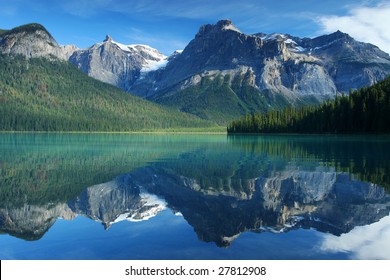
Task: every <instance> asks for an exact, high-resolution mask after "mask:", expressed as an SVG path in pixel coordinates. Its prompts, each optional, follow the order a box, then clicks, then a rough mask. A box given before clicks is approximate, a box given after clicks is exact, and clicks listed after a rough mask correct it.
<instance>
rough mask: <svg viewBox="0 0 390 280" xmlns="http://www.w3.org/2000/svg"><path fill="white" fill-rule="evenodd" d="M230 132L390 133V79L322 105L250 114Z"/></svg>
mask: <svg viewBox="0 0 390 280" xmlns="http://www.w3.org/2000/svg"><path fill="white" fill-rule="evenodd" d="M227 129H228V132H229V133H268V132H270V133H390V77H389V78H387V79H385V80H383V81H381V82H378V83H377V84H376V85H373V86H371V87H368V88H366V87H363V88H361V89H360V90H357V91H354V92H352V93H350V94H349V95H343V96H338V97H336V99H335V100H329V101H327V102H324V103H322V104H321V105H319V106H305V107H302V108H292V107H289V108H285V109H283V110H279V111H273V112H269V113H266V114H261V113H256V114H251V115H247V116H245V117H243V118H241V119H239V120H236V121H233V122H231V123H230V124H229V125H228V128H227Z"/></svg>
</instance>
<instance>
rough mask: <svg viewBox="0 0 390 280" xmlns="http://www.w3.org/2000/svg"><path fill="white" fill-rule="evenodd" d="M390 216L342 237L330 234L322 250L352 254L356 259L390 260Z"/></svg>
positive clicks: (356, 228) (355, 229)
mask: <svg viewBox="0 0 390 280" xmlns="http://www.w3.org/2000/svg"><path fill="white" fill-rule="evenodd" d="M389 241H390V216H386V217H384V218H382V219H381V220H379V221H378V222H376V223H373V224H371V225H366V226H358V227H355V228H354V229H353V230H351V231H350V232H348V233H345V234H342V235H341V236H334V235H331V234H328V235H326V236H325V239H324V241H323V243H322V245H321V250H323V251H328V252H350V253H352V254H353V255H352V258H354V259H390V242H389Z"/></svg>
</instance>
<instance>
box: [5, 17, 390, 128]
mask: <svg viewBox="0 0 390 280" xmlns="http://www.w3.org/2000/svg"><path fill="white" fill-rule="evenodd" d="M27 27H28V28H27ZM27 27H26V26H24V28H15V29H12V30H11V31H5V33H2V34H0V53H6V54H8V53H19V54H22V55H25V56H26V57H39V56H45V57H49V58H53V57H54V58H59V59H61V60H69V61H70V62H71V63H72V64H73V65H75V66H76V67H77V68H79V69H80V70H81V71H82V72H84V73H86V74H88V75H89V76H91V77H93V78H95V79H98V80H100V81H103V82H105V83H109V84H112V85H114V86H116V87H119V88H120V89H122V90H125V91H127V92H130V93H132V94H135V95H137V96H140V97H142V98H145V99H148V100H151V101H153V102H155V103H158V104H161V105H166V106H169V107H172V108H174V109H175V110H179V111H182V112H186V113H191V114H194V115H196V116H198V117H201V118H204V119H208V120H212V121H214V122H217V123H219V124H223V125H225V124H226V123H227V122H229V121H231V120H233V119H236V118H238V117H241V116H242V115H245V114H247V113H251V112H255V111H261V112H267V111H272V110H275V109H282V108H283V107H286V106H296V107H300V106H302V105H307V104H313V103H314V104H317V103H320V102H322V101H324V100H327V99H332V98H334V97H335V96H336V95H337V94H339V93H346V92H349V91H350V90H354V89H359V88H361V87H363V86H370V85H372V84H374V83H376V82H378V81H379V80H382V79H384V78H386V77H387V76H389V75H390V56H389V55H388V54H387V53H385V52H383V51H381V50H380V49H379V48H378V47H376V46H374V45H372V44H368V43H362V42H358V41H356V40H354V39H353V38H352V37H351V36H349V35H348V34H346V33H343V32H341V31H337V32H334V33H332V34H329V35H323V36H319V37H316V38H312V39H311V38H299V37H296V36H292V35H289V34H277V33H272V34H265V33H256V34H252V35H248V34H245V33H242V32H241V31H240V30H239V29H238V28H237V27H236V26H235V25H234V24H233V22H232V21H230V20H220V21H218V22H217V23H216V24H206V25H203V26H201V27H200V28H199V31H198V33H197V34H196V35H195V37H194V39H193V40H191V41H190V42H189V44H188V45H187V46H186V47H185V49H184V50H183V51H181V52H175V53H174V54H172V55H171V56H166V55H164V54H162V53H160V52H159V51H158V50H156V49H154V48H152V47H150V46H147V45H125V44H122V43H119V42H116V41H114V40H113V39H112V38H111V37H110V36H106V38H105V40H104V41H102V42H98V43H96V44H94V45H93V46H91V47H89V48H85V49H77V48H76V47H75V46H59V45H58V44H57V43H56V42H55V40H54V38H52V37H51V35H50V33H48V32H47V31H43V29H44V27H43V26H42V28H41V27H40V25H36V26H34V25H30V26H29V25H27ZM26 28H27V29H32V30H33V31H34V28H35V31H34V32H30V33H28V34H25V33H23V32H24V31H23V29H26ZM21 30H22V31H23V32H22V31H21ZM44 30H46V29H44ZM36 32H38V34H36ZM45 32H46V33H45ZM21 33H23V34H24V36H25V37H23V36H22V35H23V34H21ZM7 34H8V35H7ZM9 34H11V35H12V36H13V37H12V36H11V39H12V40H10V35H9ZM15 34H16V35H15ZM18 34H19V35H18ZM32 34H35V37H37V36H41V35H42V34H43V35H45V34H46V35H45V36H44V38H43V40H38V39H36V38H35V39H36V40H34V39H33V38H31V36H32ZM43 35H42V36H43ZM34 44H35V45H36V47H34Z"/></svg>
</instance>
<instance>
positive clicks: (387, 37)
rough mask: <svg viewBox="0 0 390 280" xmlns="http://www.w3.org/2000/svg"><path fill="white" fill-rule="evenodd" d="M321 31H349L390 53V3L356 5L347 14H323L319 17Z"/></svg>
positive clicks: (352, 34)
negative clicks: (368, 5)
mask: <svg viewBox="0 0 390 280" xmlns="http://www.w3.org/2000/svg"><path fill="white" fill-rule="evenodd" d="M317 20H318V22H319V24H320V25H321V27H322V30H321V33H331V32H334V31H337V30H340V31H342V32H345V33H348V34H349V35H351V36H352V37H353V38H355V39H356V40H358V41H362V42H367V43H371V44H374V45H376V46H378V47H379V48H380V49H382V50H383V51H385V52H387V53H390V28H389V26H390V3H388V2H387V3H384V2H383V3H381V4H378V5H377V6H375V7H367V6H363V7H355V8H352V9H351V10H350V12H349V14H348V15H346V16H334V15H331V16H321V17H318V18H317Z"/></svg>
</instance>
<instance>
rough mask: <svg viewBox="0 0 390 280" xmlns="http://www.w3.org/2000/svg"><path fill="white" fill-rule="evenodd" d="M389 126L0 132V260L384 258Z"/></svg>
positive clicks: (389, 221) (389, 254)
mask: <svg viewBox="0 0 390 280" xmlns="http://www.w3.org/2000/svg"><path fill="white" fill-rule="evenodd" d="M389 191H390V137H388V136H300V135H266V136H254V135H248V136H239V135H236V136H228V135H174V134H170V135H164V134H34V133H2V134H0V233H1V234H0V259H3V260H4V259H39V260H47V259H90V260H97V259H116V260H119V259H146V260H151V259H153V260H155V259H166V260H169V259H183V260H184V259H270V260H273V259H285V260H290V259H296V260H301V259H337V260H341V259H390V242H389V240H390V216H389V212H390V194H389Z"/></svg>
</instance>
